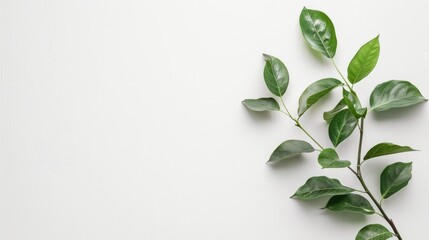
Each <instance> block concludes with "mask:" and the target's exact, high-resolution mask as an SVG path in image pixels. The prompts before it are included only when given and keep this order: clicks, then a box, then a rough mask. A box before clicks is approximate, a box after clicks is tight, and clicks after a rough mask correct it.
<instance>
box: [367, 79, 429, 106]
mask: <svg viewBox="0 0 429 240" xmlns="http://www.w3.org/2000/svg"><path fill="white" fill-rule="evenodd" d="M425 101H427V99H426V98H424V97H423V95H422V94H421V93H420V91H419V90H418V89H417V88H416V87H415V86H414V85H413V84H411V83H410V82H407V81H401V80H390V81H387V82H384V83H382V84H379V85H377V86H376V87H375V89H374V91H372V93H371V97H370V99H369V102H370V105H371V109H372V110H374V111H377V112H379V111H385V110H388V109H391V108H400V107H407V106H411V105H414V104H418V103H421V102H425Z"/></svg>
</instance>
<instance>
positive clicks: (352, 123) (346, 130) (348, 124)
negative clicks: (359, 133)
mask: <svg viewBox="0 0 429 240" xmlns="http://www.w3.org/2000/svg"><path fill="white" fill-rule="evenodd" d="M357 123H358V120H357V119H356V117H355V116H354V115H353V114H352V113H351V112H350V110H349V109H343V110H341V111H340V112H339V113H337V115H335V117H334V118H333V119H332V121H331V122H330V123H329V138H330V139H331V142H332V144H334V146H335V147H336V146H338V144H340V143H341V142H342V141H344V140H345V139H346V138H348V137H349V136H350V135H351V134H352V133H353V130H354V129H355V128H356V126H357Z"/></svg>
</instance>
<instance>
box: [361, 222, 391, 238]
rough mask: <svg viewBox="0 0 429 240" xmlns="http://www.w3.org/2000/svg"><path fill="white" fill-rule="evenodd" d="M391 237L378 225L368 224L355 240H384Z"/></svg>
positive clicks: (387, 231) (389, 233)
mask: <svg viewBox="0 0 429 240" xmlns="http://www.w3.org/2000/svg"><path fill="white" fill-rule="evenodd" d="M391 237H393V233H391V232H390V231H389V230H387V228H385V227H384V226H382V225H380V224H370V225H367V226H365V227H364V228H362V229H361V230H360V231H359V232H358V234H357V236H356V239H355V240H386V239H389V238H391Z"/></svg>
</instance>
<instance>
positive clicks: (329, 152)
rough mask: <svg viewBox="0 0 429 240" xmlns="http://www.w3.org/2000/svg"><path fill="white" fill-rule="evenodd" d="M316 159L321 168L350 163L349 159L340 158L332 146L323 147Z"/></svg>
mask: <svg viewBox="0 0 429 240" xmlns="http://www.w3.org/2000/svg"><path fill="white" fill-rule="evenodd" d="M318 161H319V164H320V165H321V166H322V168H344V167H348V166H350V165H351V163H350V161H346V160H340V158H339V157H338V154H337V152H336V151H335V150H334V149H332V148H325V149H323V151H322V152H321V153H320V154H319V157H318Z"/></svg>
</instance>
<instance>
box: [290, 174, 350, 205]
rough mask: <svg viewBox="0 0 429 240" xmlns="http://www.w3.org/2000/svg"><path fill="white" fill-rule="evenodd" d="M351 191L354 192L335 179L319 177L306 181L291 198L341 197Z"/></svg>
mask: <svg viewBox="0 0 429 240" xmlns="http://www.w3.org/2000/svg"><path fill="white" fill-rule="evenodd" d="M353 191H355V190H354V189H353V188H349V187H346V186H343V185H342V184H341V183H340V181H338V180H337V179H333V178H328V177H325V176H319V177H312V178H310V179H308V180H307V182H306V183H305V184H304V185H302V186H301V187H300V188H299V189H298V190H297V191H296V193H295V194H294V195H293V196H292V198H297V199H302V200H311V199H315V198H319V197H323V196H335V195H343V194H347V193H351V192H353Z"/></svg>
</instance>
